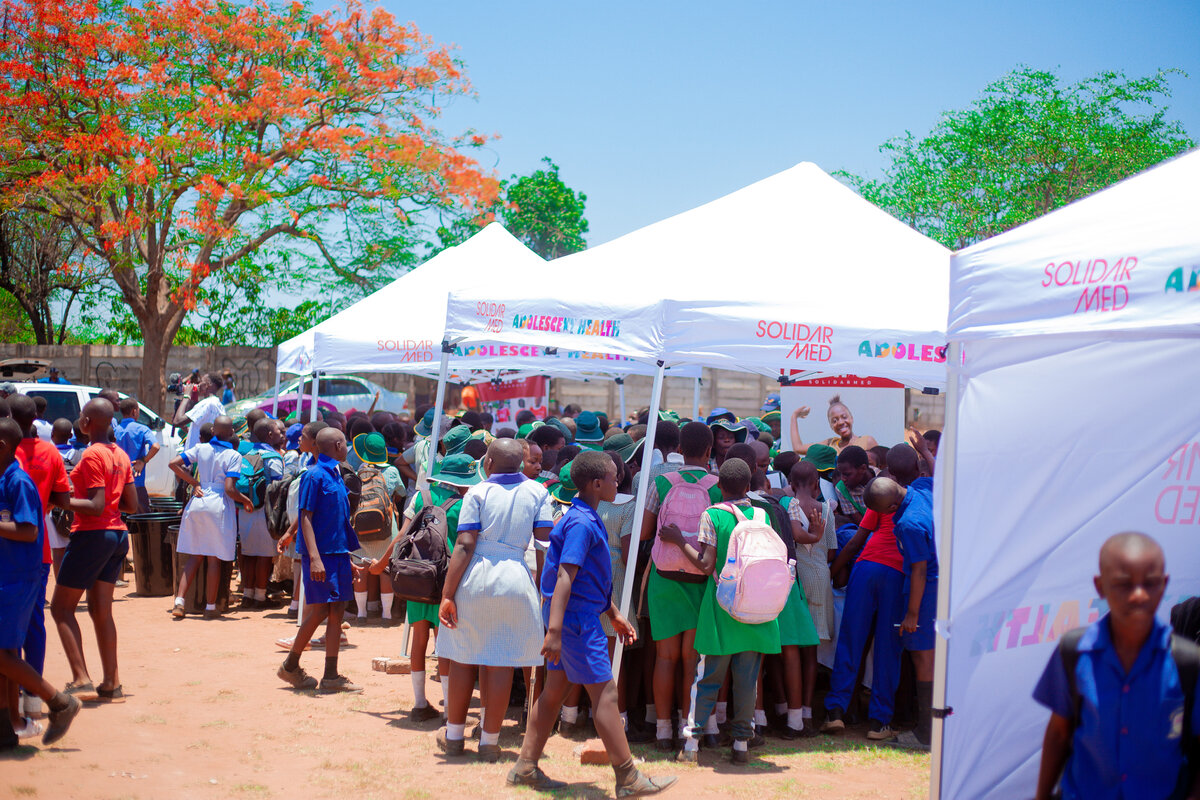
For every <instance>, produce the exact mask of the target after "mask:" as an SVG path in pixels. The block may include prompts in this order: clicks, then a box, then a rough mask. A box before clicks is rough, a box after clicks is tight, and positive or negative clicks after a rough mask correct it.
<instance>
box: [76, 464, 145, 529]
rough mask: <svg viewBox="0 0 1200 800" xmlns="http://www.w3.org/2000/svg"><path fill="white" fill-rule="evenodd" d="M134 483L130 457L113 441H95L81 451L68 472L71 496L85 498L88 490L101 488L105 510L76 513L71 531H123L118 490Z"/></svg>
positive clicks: (122, 489) (121, 490)
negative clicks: (95, 512)
mask: <svg viewBox="0 0 1200 800" xmlns="http://www.w3.org/2000/svg"><path fill="white" fill-rule="evenodd" d="M131 483H133V468H132V467H131V466H130V465H129V456H127V455H125V451H123V450H122V449H121V448H119V447H117V446H116V445H115V444H113V443H112V442H95V443H93V444H91V445H89V446H88V448H87V449H86V450H84V451H83V457H82V458H80V459H79V463H78V464H76V465H75V469H73V470H72V471H71V484H72V487H73V489H74V496H75V497H78V498H79V499H81V500H86V499H87V496H88V491H89V490H91V489H96V488H98V487H103V488H104V511H102V512H101V513H99V514H81V513H79V512H78V511H76V512H75V524H74V525H72V526H71V532H72V533H75V532H78V531H123V530H127V529H126V527H125V523H124V522H122V521H121V511H120V504H121V493H122V492H124V491H125V487H126V486H128V485H129V484H131Z"/></svg>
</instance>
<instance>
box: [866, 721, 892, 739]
mask: <svg viewBox="0 0 1200 800" xmlns="http://www.w3.org/2000/svg"><path fill="white" fill-rule="evenodd" d="M867 738H868V739H870V740H871V741H873V742H885V741H887V740H888V739H895V738H896V732H895V731H894V730H892V726H891V725H888V724H886V723H883V722H880V721H879V720H877V719H873V720H871V727H870V729H869V730H868V731H867Z"/></svg>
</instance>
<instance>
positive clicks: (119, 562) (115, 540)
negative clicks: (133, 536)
mask: <svg viewBox="0 0 1200 800" xmlns="http://www.w3.org/2000/svg"><path fill="white" fill-rule="evenodd" d="M128 554H129V533H128V532H127V531H76V532H74V533H72V534H71V537H70V538H69V539H67V552H65V553H63V560H62V566H60V567H59V568H58V580H57V583H58V585H60V586H66V587H68V588H71V589H83V590H87V589H91V588H92V584H93V583H95V582H96V581H102V582H103V583H116V582H117V579H118V578H120V577H121V567H122V566H123V565H124V564H125V556H126V555H128Z"/></svg>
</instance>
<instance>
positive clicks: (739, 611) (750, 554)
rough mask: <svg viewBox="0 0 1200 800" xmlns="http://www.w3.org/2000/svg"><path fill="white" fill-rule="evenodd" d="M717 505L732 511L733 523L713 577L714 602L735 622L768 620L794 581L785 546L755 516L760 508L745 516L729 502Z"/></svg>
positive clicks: (779, 607) (777, 611)
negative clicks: (726, 548) (723, 562)
mask: <svg viewBox="0 0 1200 800" xmlns="http://www.w3.org/2000/svg"><path fill="white" fill-rule="evenodd" d="M718 508H722V509H725V510H726V511H728V512H730V513H731V514H733V515H734V517H736V518H737V525H735V526H734V528H733V532H732V533H730V534H729V548H728V550H727V551H726V556H725V564H724V565H723V567H722V569H721V574H720V576H719V577H718V578H717V604H718V605H719V606H721V608H723V609H725V613H727V614H728V615H729V616H731V617H733V618H734V619H735V620H737V621H738V622H742V623H745V624H747V625H759V624H761V623H764V622H770V621H771V620H773V619H775V618H776V617H778V616H779V612H781V611H783V607H784V606H785V605H786V604H787V600H788V595H789V594H790V593H791V591H792V582H793V581H794V580H795V572H794V569H793V566H792V565H791V564H790V563H789V562H788V557H787V548H786V547H785V546H784V544H783V541H782V540H780V538H779V536H778V535H777V534H776V533H775V531H774V529H773V528H771V526H770V525H769V524H767V522H766V520H765V519H762V520H760V519H757V518H755V517H756V516H757V514H758V512H759V511H760V509H753V510H752V511H751V514H752V517H751V518H750V519H747V518H746V515H745V514H743V513H742V510H741V509H740V508H738V507H737V506H735V505H733V504H732V503H722V504H721V505H720V506H718ZM763 513H764V516H765V512H763Z"/></svg>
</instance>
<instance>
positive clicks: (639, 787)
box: [617, 769, 679, 798]
mask: <svg viewBox="0 0 1200 800" xmlns="http://www.w3.org/2000/svg"><path fill="white" fill-rule="evenodd" d="M677 780H679V779H678V778H676V777H675V776H674V775H663V776H661V777H657V778H651V777H650V776H649V775H646V774H645V773H643V772H642V771H641V770H637V769H635V770H634V771H633V776H632V777H631V778H630V779H629V780H627V781H626V782H625V783H620V784H617V797H618V798H621V797H646V796H647V795H652V794H658V793H659V792H665V791H666V790H667V789H670V788H671V787H672V786H674V785H675V781H677Z"/></svg>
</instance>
